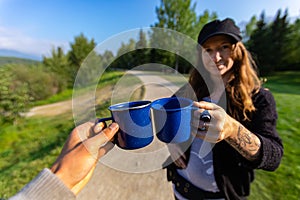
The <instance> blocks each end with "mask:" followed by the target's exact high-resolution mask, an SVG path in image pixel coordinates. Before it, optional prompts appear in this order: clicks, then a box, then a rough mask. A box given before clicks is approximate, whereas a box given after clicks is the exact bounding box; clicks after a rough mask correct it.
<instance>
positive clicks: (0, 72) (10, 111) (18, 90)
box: [0, 67, 30, 123]
mask: <svg viewBox="0 0 300 200" xmlns="http://www.w3.org/2000/svg"><path fill="white" fill-rule="evenodd" d="M0 77H1V79H0V123H1V122H2V123H6V122H8V123H12V122H16V120H18V119H19V118H20V117H21V113H22V112H25V111H26V108H27V107H28V104H29V97H30V96H29V87H28V84H26V83H22V82H20V81H19V80H17V79H16V76H15V74H14V73H13V72H12V71H11V70H10V68H9V67H0Z"/></svg>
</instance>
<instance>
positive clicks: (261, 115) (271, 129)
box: [176, 88, 283, 200]
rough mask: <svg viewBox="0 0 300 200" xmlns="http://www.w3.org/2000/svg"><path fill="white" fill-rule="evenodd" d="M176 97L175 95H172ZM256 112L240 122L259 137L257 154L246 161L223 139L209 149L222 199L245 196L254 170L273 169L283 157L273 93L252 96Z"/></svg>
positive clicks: (262, 90) (261, 92)
mask: <svg viewBox="0 0 300 200" xmlns="http://www.w3.org/2000/svg"><path fill="white" fill-rule="evenodd" d="M176 96H178V95H177V94H176ZM252 101H253V104H254V106H255V108H256V111H255V112H254V113H253V115H252V116H251V122H248V123H245V122H241V123H242V124H243V125H244V126H245V127H246V128H247V129H248V130H250V131H251V132H252V133H254V134H256V135H257V136H258V137H259V138H260V140H261V150H260V151H261V157H260V159H258V160H257V161H255V162H250V161H248V160H246V159H245V158H244V157H243V156H241V155H240V154H239V153H238V152H237V151H236V150H235V149H234V148H233V147H231V146H230V145H229V144H228V143H227V142H226V141H221V142H219V143H217V144H216V145H215V146H214V148H213V165H214V175H215V179H216V182H217V185H218V187H219V189H220V191H221V192H222V193H224V195H225V197H226V199H230V200H231V199H245V197H246V196H248V195H249V193H250V183H251V182H252V181H253V180H254V169H263V170H267V171H274V170H275V169H276V168H277V167H278V166H279V164H280V162H281V158H282V156H283V145H282V141H281V139H280V137H279V136H278V133H277V131H276V121H277V112H276V105H275V100H274V97H273V95H272V94H271V92H270V91H268V90H266V89H263V88H261V89H260V90H259V92H258V93H256V94H255V95H254V96H253V98H252Z"/></svg>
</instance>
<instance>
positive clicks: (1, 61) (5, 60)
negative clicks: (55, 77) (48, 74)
mask: <svg viewBox="0 0 300 200" xmlns="http://www.w3.org/2000/svg"><path fill="white" fill-rule="evenodd" d="M39 62H40V61H37V60H32V59H27V58H16V57H7V56H5V57H4V56H0V67H1V66H3V65H5V64H37V63H39Z"/></svg>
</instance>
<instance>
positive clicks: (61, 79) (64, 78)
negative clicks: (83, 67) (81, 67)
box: [43, 47, 73, 91]
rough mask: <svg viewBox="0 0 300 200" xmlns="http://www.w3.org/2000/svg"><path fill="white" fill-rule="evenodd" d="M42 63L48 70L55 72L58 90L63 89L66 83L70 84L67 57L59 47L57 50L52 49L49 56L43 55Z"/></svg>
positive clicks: (70, 78)
mask: <svg viewBox="0 0 300 200" xmlns="http://www.w3.org/2000/svg"><path fill="white" fill-rule="evenodd" d="M43 64H44V66H45V68H46V70H48V71H49V72H51V73H53V74H55V76H56V80H57V82H58V91H63V90H64V89H65V88H66V87H67V85H68V84H72V83H73V81H72V78H73V77H70V75H69V74H70V67H69V66H70V64H69V61H68V57H67V56H66V55H65V54H64V52H63V50H62V48H61V47H58V48H57V50H55V49H54V48H53V49H52V55H51V57H49V58H48V57H43Z"/></svg>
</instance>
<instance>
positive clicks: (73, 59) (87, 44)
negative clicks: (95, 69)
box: [68, 33, 96, 80]
mask: <svg viewBox="0 0 300 200" xmlns="http://www.w3.org/2000/svg"><path fill="white" fill-rule="evenodd" d="M70 47H71V50H70V51H69V52H68V58H69V62H70V67H71V70H70V74H71V78H72V80H75V77H76V74H77V71H78V69H79V68H80V66H81V64H82V63H83V61H84V60H85V58H86V57H87V56H88V55H89V54H90V53H92V54H96V53H95V52H94V51H93V49H94V48H95V47H96V43H95V41H94V39H91V40H90V41H89V40H88V39H87V38H86V37H85V36H84V35H83V33H81V34H80V35H79V36H77V37H75V41H74V42H73V43H70ZM91 73H92V72H91Z"/></svg>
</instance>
